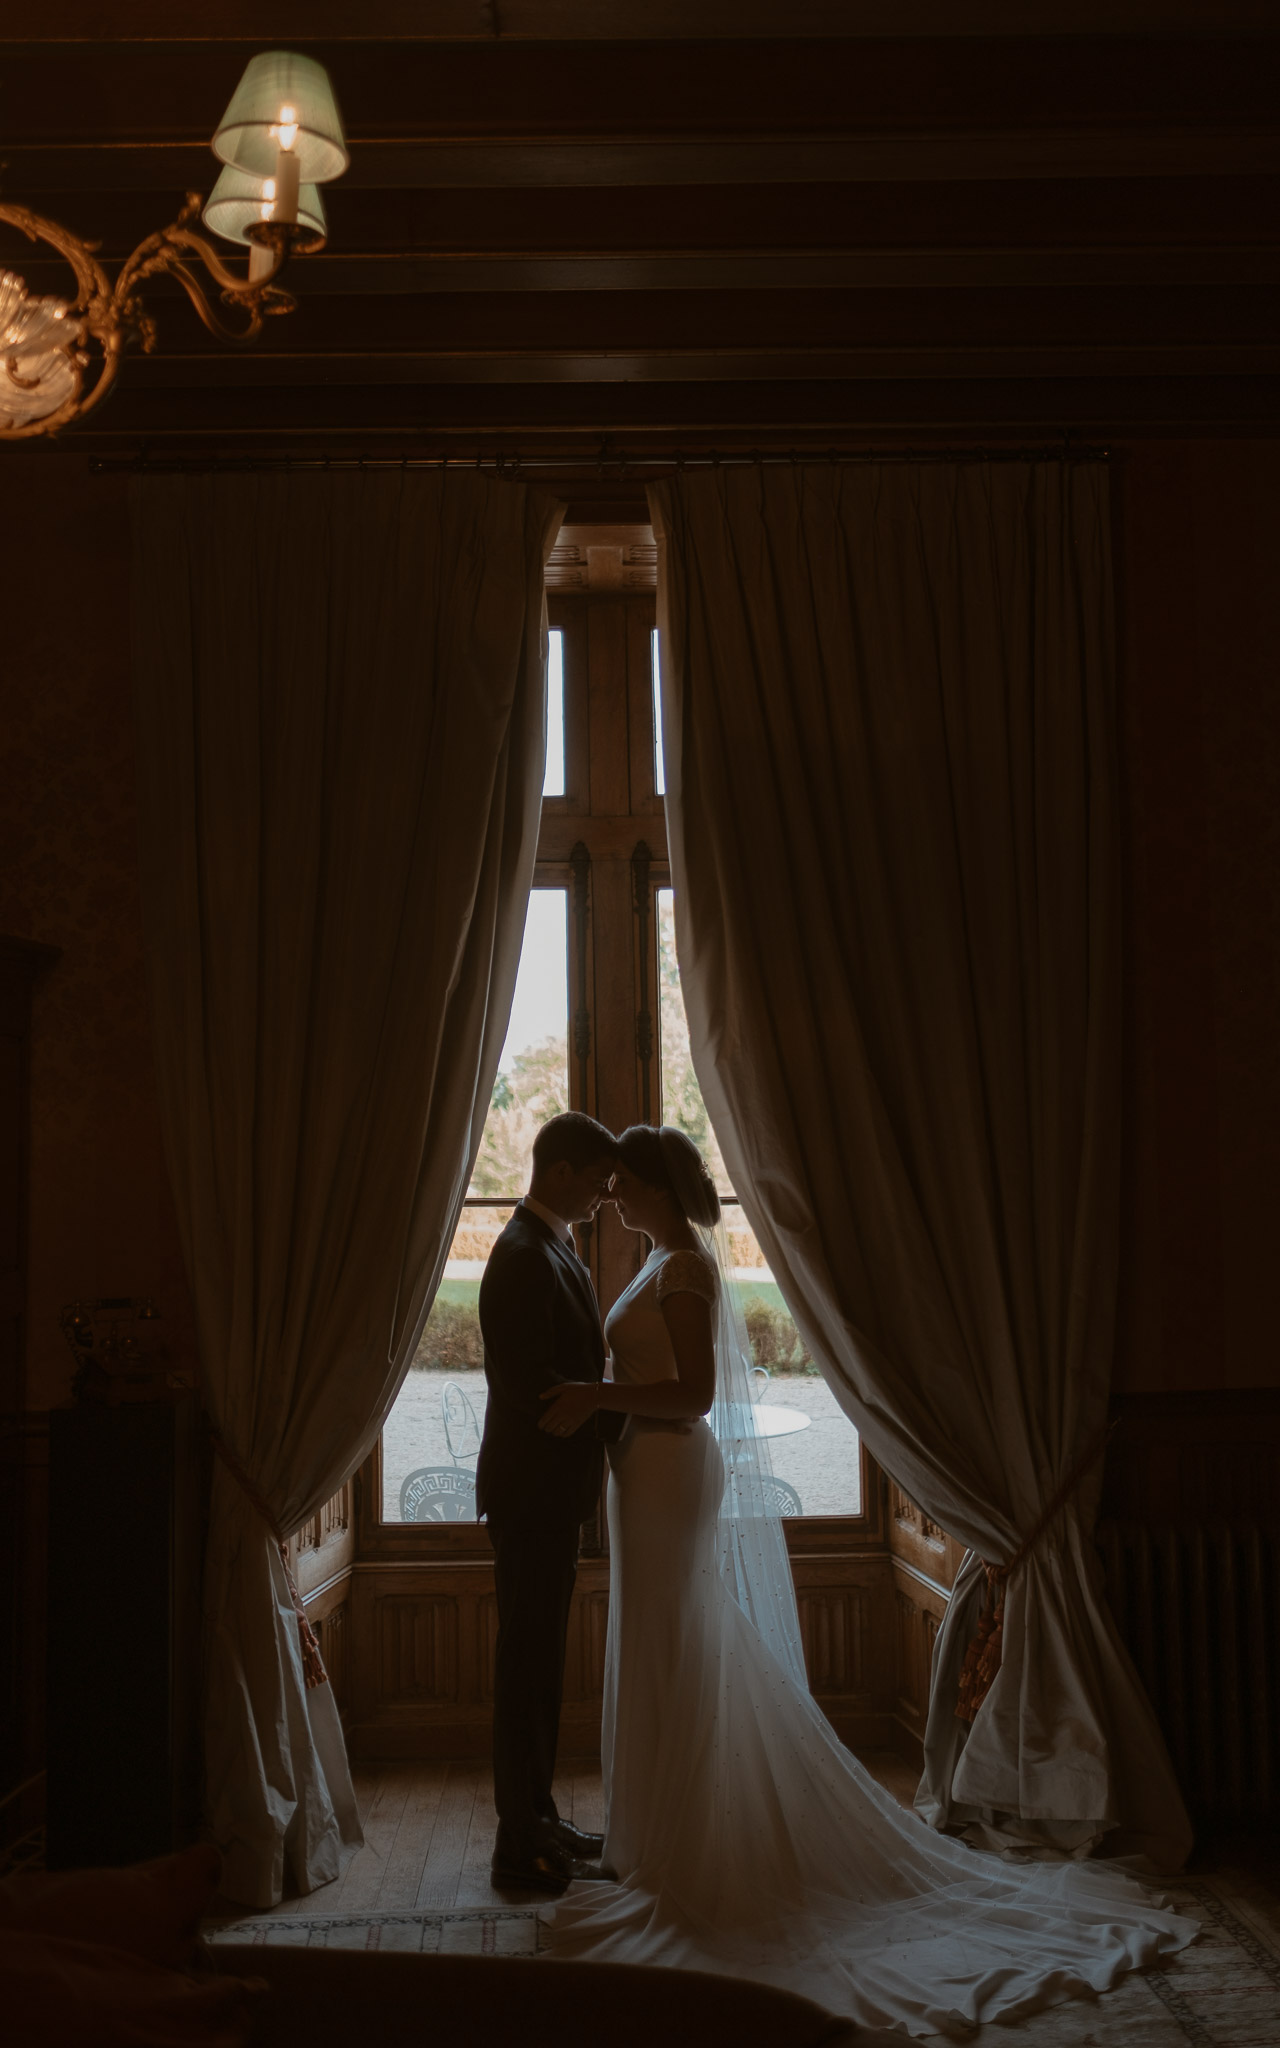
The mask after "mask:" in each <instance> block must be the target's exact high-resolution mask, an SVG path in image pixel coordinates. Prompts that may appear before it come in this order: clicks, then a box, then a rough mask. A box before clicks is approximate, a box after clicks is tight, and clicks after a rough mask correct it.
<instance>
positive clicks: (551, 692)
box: [362, 547, 879, 1557]
mask: <svg viewBox="0 0 1280 2048" xmlns="http://www.w3.org/2000/svg"><path fill="white" fill-rule="evenodd" d="M652 552H653V551H652V548H651V547H650V549H649V554H650V556H651V555H652ZM643 559H644V556H643V550H642V549H641V550H640V551H638V552H636V553H634V554H631V555H624V563H623V566H624V570H625V571H626V573H627V574H628V575H629V574H630V573H631V569H630V567H629V566H628V565H629V564H631V563H633V562H636V561H643ZM574 573H576V574H581V573H582V572H580V571H577V570H575V571H574ZM641 573H643V572H641ZM549 609H550V614H551V625H552V633H551V646H550V658H549V664H548V667H549V674H548V706H547V712H548V716H547V757H546V775H545V780H544V795H543V806H542V820H541V827H540V832H539V842H538V862H537V869H536V873H535V883H534V890H533V895H532V897H531V899H530V905H529V914H528V921H527V924H526V929H525V939H524V948H523V951H522V954H521V961H520V972H519V977H518V981H517V987H516V995H515V1001H514V1004H513V1007H512V1015H511V1024H510V1029H509V1032H508V1036H507V1043H506V1045H505V1047H504V1049H503V1054H502V1059H501V1062H500V1067H499V1073H498V1078H497V1081H496V1083H495V1086H494V1090H493V1097H492V1102H491V1106H490V1111H489V1116H488V1120H487V1122H486V1126H485V1131H484V1136H483V1139H482V1142H481V1147H480V1153H479V1156H478V1158H477V1161H476V1167H475V1172H474V1175H473V1178H472V1184H471V1187H470V1189H469V1194H468V1201H467V1204H466V1206H465V1208H464V1209H463V1212H462V1215H461V1217H460V1219H459V1223H458V1228H457V1231H456V1233H455V1237H454V1241H453V1244H452V1246H451V1247H450V1256H449V1260H448V1263H447V1265H446V1268H445V1276H444V1281H443V1284H442V1286H441V1289H440V1294H439V1296H438V1298H437V1301H436V1303H435V1305H434V1307H433V1309H432V1313H431V1315H430V1317H429V1318H428V1321H427V1324H426V1327H425V1329H424V1331H423V1336H422V1340H421V1343H420V1344H419V1347H418V1357H417V1359H416V1360H415V1364H414V1366H413V1368H412V1369H411V1371H410V1373H409V1375H408V1378H407V1379H406V1382H405V1386H404V1389H403V1391H402V1393H401V1395H400V1398H399V1400H398V1401H397V1403H396V1405H395V1408H394V1409H393V1411H392V1413H391V1415H390V1416H389V1417H388V1420H387V1424H386V1427H385V1430H384V1432H383V1438H382V1443H381V1446H380V1451H379V1453H378V1454H377V1456H376V1457H375V1461H374V1471H375V1472H376V1473H378V1475H379V1476H378V1479H377V1483H376V1485H375V1486H374V1487H373V1489H372V1492H371V1494H370V1496H369V1498H370V1499H371V1500H372V1501H376V1502H377V1503H378V1504H379V1507H380V1515H375V1516H374V1521H377V1522H380V1525H381V1527H382V1529H383V1530H384V1531H385V1535H384V1536H382V1537H379V1536H378V1535H377V1531H376V1529H375V1528H374V1527H373V1525H372V1523H368V1518H367V1516H366V1523H367V1539H368V1540H369V1541H370V1542H372V1543H374V1544H381V1545H382V1547H383V1548H384V1549H385V1550H386V1551H387V1552H388V1554H394V1555H397V1556H405V1557H409V1556H416V1555H419V1554H420V1551H421V1546H422V1545H423V1544H424V1543H425V1544H427V1545H428V1546H429V1547H434V1548H435V1549H436V1550H443V1551H444V1552H445V1553H449V1552H458V1553H461V1554H463V1555H466V1554H470V1552H472V1551H475V1552H487V1543H486V1540H485V1538H484V1536H483V1534H482V1532H481V1531H479V1530H478V1529H477V1528H476V1527H475V1522H474V1515H475V1499H474V1475H475V1453H476V1450H477V1449H478V1445H479V1432H480V1429H481V1428H482V1426H483V1420H484V1405H485V1391H484V1380H483V1373H482V1356H481V1347H480V1335H479V1326H478V1319H477V1315H476V1303H477V1297H478V1293H479V1282H480V1276H481V1273H482V1271H483V1264H484V1259H485V1257H486V1256H487V1253H488V1249H489V1246H490V1245H491V1244H492V1242H493V1239H494V1237H495V1235H496V1234H497V1232H498V1231H499V1230H500V1229H501V1228H502V1226H503V1224H504V1223H505V1222H506V1219H507V1217H508V1216H509V1215H510V1213H511V1206H512V1203H513V1200H514V1198H515V1197H516V1196H517V1195H519V1194H520V1193H522V1192H523V1189H524V1188H525V1186H526V1185H527V1174H528V1165H529V1151H530V1146H531V1144H532V1139H533V1133H534V1131H535V1130H536V1128H537V1126H538V1124H539V1123H540V1122H541V1121H542V1120H543V1118H544V1117H546V1116H548V1115H550V1114H552V1113H553V1112H554V1111H555V1110H557V1109H561V1108H578V1109H585V1110H587V1111H588V1112H589V1113H590V1114H591V1115H593V1116H596V1117H599V1119H600V1121H601V1122H602V1123H604V1124H607V1125H608V1126H609V1128H610V1129H611V1130H622V1129H624V1128H625V1127H626V1126H627V1125H628V1124H632V1123H638V1122H647V1123H656V1122H659V1121H662V1120H664V1119H665V1120H666V1121H668V1122H670V1123H674V1124H679V1125H681V1126H682V1127H683V1128H684V1129H686V1130H688V1131H689V1132H690V1134H691V1135H692V1136H693V1137H694V1138H695V1139H696V1140H697V1142H698V1143H699V1144H700V1145H702V1146H703V1147H704V1148H705V1150H706V1154H707V1157H708V1159H709V1161H710V1163H711V1165H712V1169H713V1171H714V1172H715V1175H716V1179H717V1184H718V1186H719V1188H720V1190H721V1194H722V1199H723V1201H724V1204H725V1208H726V1225H727V1229H728V1234H729V1244H730V1250H731V1256H732V1258H733V1261H734V1266H735V1271H736V1276H737V1279H738V1281H739V1284H740V1286H741V1287H742V1289H743V1293H744V1297H745V1300H744V1307H745V1310H746V1315H747V1321H748V1334H749V1337H750V1340H751V1343H752V1350H753V1356H754V1358H755V1360H756V1362H757V1363H758V1364H759V1365H760V1366H761V1367H762V1368H763V1374H765V1375H767V1378H765V1377H763V1376H762V1378H761V1380H760V1387H761V1401H760V1414H761V1416H762V1418H763V1417H765V1416H768V1417H770V1418H771V1427H770V1437H771V1450H772V1455H773V1464H774V1470H775V1473H776V1475H777V1477H778V1478H779V1479H780V1480H782V1481H783V1482H784V1483H785V1485H786V1486H788V1487H789V1488H790V1489H791V1494H792V1498H793V1499H794V1502H795V1512H794V1514H793V1516H792V1517H791V1518H790V1519H789V1520H788V1523H787V1528H788V1540H789V1542H790V1543H791V1547H792V1549H793V1551H803V1550H805V1549H806V1548H808V1549H814V1550H817V1551H820V1552H821V1553H822V1555H823V1556H826V1555H829V1554H830V1552H831V1549H832V1546H833V1545H835V1546H837V1547H838V1546H840V1545H841V1544H847V1545H850V1546H852V1547H853V1548H856V1547H857V1546H858V1545H859V1544H862V1545H867V1544H870V1543H871V1542H872V1541H873V1534H874V1532H873V1529H872V1523H873V1522H874V1523H875V1524H876V1527H877V1528H878V1527H879V1523H878V1515H879V1508H878V1501H879V1495H878V1492H876V1491H874V1490H873V1491H871V1492H869V1491H868V1483H867V1477H866V1473H867V1470H868V1469H869V1468H868V1466H867V1461H866V1457H865V1453H863V1452H861V1451H860V1447H859V1444H858V1438H857V1432H856V1431H855V1430H854V1428H853V1426H852V1425H851V1424H850V1423H849V1422H848V1420H847V1419H846V1417H845V1416H844V1415H843V1413H842V1411H841V1410H840V1409H839V1407H838V1406H837V1404H836V1401H835V1399H834V1396H833V1395H832V1394H831V1392H830V1390H829V1388H828V1387H827V1385H826V1382H825V1381H824V1380H823V1378H822V1376H821V1374H820V1373H819V1372H818V1371H817V1369H816V1368H815V1367H814V1365H813V1363H812V1360H811V1359H809V1358H808V1356H807V1353H806V1350H805V1346H804V1343H803V1341H802V1339H801V1338H800V1335H799V1333H798V1331H797V1329H796V1326H795V1324H794V1322H793V1321H792V1319H791V1317H790V1315H789V1314H788V1312H787V1309H786V1305H785V1303H784V1302H783V1300H782V1296H781V1293H780V1291H779V1289H778V1287H777V1285H776V1283H775V1281H774V1279H773V1275H772V1274H771V1273H770V1271H769V1269H768V1267H767V1265H766V1264H765V1262H764V1255H763V1253H762V1251H761V1248H760V1246H759V1244H758V1242H757V1240H756V1238H755V1235H754V1232H753V1231H752V1230H751V1227H750V1225H749V1224H748V1222H747V1220H746V1218H745V1216H744V1215H743V1213H742V1208H741V1204H740V1203H739V1202H738V1200H737V1197H736V1195H735V1194H734V1192H733V1189H732V1187H731V1186H730V1183H729V1180H728V1178H727V1175H726V1173H725V1167H724V1161H723V1158H722V1157H721V1154H720V1150H719V1147H718V1145H717V1144H716V1142H715V1136H714V1133H713V1132H712V1131H711V1128H710V1124H709V1121H708V1118H707V1111H706V1106H705V1104H704V1103H703V1100H702V1095H701V1091H700V1089H699V1087H698V1083H697V1077H696V1075H695V1074H694V1072H693V1066H692V1061H691V1058H690V1054H689V1039H688V1029H687V1026H686V1023H685V1016H684V1005H683V1001H682V998H681V993H680V981H679V970H678V966H677V962H676V953H675V943H674V898H673V893H672V888H671V877H670V873H669V871H668V867H667V851H666V818H665V810H664V802H663V776H662V745H661V718H662V706H661V694H660V686H659V676H658V655H657V635H656V633H655V631H654V619H653V612H654V603H653V597H652V595H651V591H649V590H644V589H639V590H637V589H635V588H627V587H624V588H622V589H619V588H618V587H617V586H616V583H615V585H614V587H613V588H611V589H609V590H607V591H606V590H601V591H598V592H597V591H595V590H593V589H592V588H590V587H587V588H581V587H579V588H578V590H577V591H576V593H575V594H574V595H572V596H570V595H567V594H566V595H563V596H562V595H558V594H557V593H556V591H555V590H554V589H552V591H551V594H550V596H549ZM579 1242H580V1248H581V1250H582V1252H583V1255H584V1256H585V1257H586V1258H587V1259H588V1261H589V1263H590V1265H591V1268H592V1273H593V1277H594V1279H595V1283H596V1291H597V1293H598V1295H599V1297H600V1302H601V1306H602V1308H603V1309H604V1310H606V1311H607V1310H608V1308H609V1307H610V1305H611V1304H612V1303H613V1302H614V1301H615V1300H616V1299H617V1297H618V1295H619V1294H620V1293H621V1291H622V1289H623V1288H624V1287H625V1286H626V1285H627V1283H628V1281H629V1280H630V1279H631V1278H632V1276H633V1275H634V1273H635V1272H636V1270H637V1268H638V1267H639V1265H640V1263H641V1261H642V1258H643V1256H644V1253H645V1251H646V1250H647V1244H646V1243H644V1242H643V1241H642V1240H640V1239H638V1238H637V1237H636V1236H634V1235H633V1234H632V1233H630V1232H628V1231H626V1230H624V1229H623V1227H622V1224H621V1222H620V1221H619V1219H618V1217H617V1215H616V1213H615V1212H614V1211H613V1210H612V1209H611V1208H608V1207H606V1208H605V1209H603V1210H602V1211H601V1212H600V1215H599V1217H598V1219H597V1222H596V1225H595V1226H594V1227H593V1228H591V1229H589V1230H587V1231H585V1232H582V1233H580V1238H579ZM775 1417H776V1425H773V1423H772V1418H775ZM837 1517H838V1518H839V1520H838V1521H836V1520H835V1519H834V1518H837ZM406 1522H412V1523H413V1524H415V1525H419V1524H425V1525H428V1526H425V1527H418V1526H415V1527H414V1529H413V1532H412V1535H411V1534H410V1531H409V1529H408V1528H407V1527H405V1523H406ZM446 1523H452V1524H455V1525H456V1526H455V1527H454V1528H453V1530H452V1532H450V1531H448V1530H447V1529H445V1528H444V1527H442V1526H440V1525H442V1524H446ZM430 1525H434V1533H430ZM806 1532H809V1533H806ZM859 1532H861V1533H859ZM365 1540H366V1537H364V1536H362V1543H363V1542H364V1541H365ZM602 1541H603V1537H602V1536H601V1535H600V1533H599V1532H597V1542H602ZM586 1547H587V1549H588V1550H589V1549H590V1547H591V1545H590V1542H588V1544H587V1546H586Z"/></svg>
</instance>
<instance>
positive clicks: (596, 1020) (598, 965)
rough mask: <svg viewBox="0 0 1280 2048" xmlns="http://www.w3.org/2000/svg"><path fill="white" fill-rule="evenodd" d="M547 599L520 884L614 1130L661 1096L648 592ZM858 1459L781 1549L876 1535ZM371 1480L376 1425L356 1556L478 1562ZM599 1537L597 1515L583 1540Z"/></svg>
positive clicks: (609, 1294) (662, 829)
mask: <svg viewBox="0 0 1280 2048" xmlns="http://www.w3.org/2000/svg"><path fill="white" fill-rule="evenodd" d="M547 611H548V625H549V628H550V629H551V630H553V631H554V630H558V631H560V632H562V633H563V635H564V640H563V652H564V712H565V794H564V795H563V796H554V797H545V798H544V799H543V804H542V816H541V821H540V825H539V834H538V853H537V860H536V865H535V870H534V878H533V886H534V888H539V887H542V888H547V887H551V888H566V889H567V890H568V913H569V944H568V962H569V1099H570V1102H571V1103H572V1105H573V1107H574V1108H575V1109H585V1110H586V1111H587V1112H588V1114H590V1115H593V1116H599V1117H600V1118H601V1121H603V1122H605V1123H607V1124H609V1125H610V1127H611V1128H614V1129H620V1128H622V1126H623V1125H624V1124H626V1123H634V1122H638V1121H641V1120H642V1119H643V1110H644V1106H645V1103H646V1100H647V1103H648V1107H649V1111H650V1115H651V1116H652V1115H656V1114H657V1113H658V1110H659V1106H660V1102H661V1048H660V1032H659V1015H658V1001H659V992H658V990H659V985H658V923H657V895H658V891H659V890H660V889H665V888H669V887H670V886H671V876H670V869H669V863H668V857H667V839H666V815H665V801H664V799H663V797H661V796H660V795H659V794H658V793H657V790H656V787H655V782H656V776H655V773H654V731H653V719H654V698H653V685H652V673H653V669H652V662H653V640H652V633H653V628H654V626H655V623H656V617H655V613H656V603H655V599H654V596H653V594H652V592H650V591H641V590H624V591H610V592H608V593H605V592H598V593H597V592H591V591H585V592H581V593H578V592H573V593H570V592H556V593H549V595H548V602H547ZM642 852H643V853H644V854H647V862H646V861H645V860H643V859H642V858H641V857H640V856H641V855H642ZM646 993H647V998H648V1000H647V1006H646V1004H645V1002H644V1001H643V1000H642V998H643V996H644V995H645V994H646ZM646 1007H647V1009H648V1013H649V1014H648V1032H647V1039H646V1032H645V1009H646ZM513 1199H514V1198H513ZM628 1236H629V1234H627V1233H624V1232H622V1229H621V1225H620V1224H619V1223H617V1220H616V1219H615V1218H613V1217H612V1215H611V1214H608V1213H606V1215H605V1216H604V1217H603V1218H602V1223H601V1229H600V1230H599V1231H597V1232H593V1233H591V1234H590V1237H589V1239H588V1241H587V1242H586V1243H585V1244H584V1245H583V1247H582V1248H583V1251H584V1255H585V1256H586V1257H587V1259H588V1262H589V1264H590V1266H591V1269H592V1276H593V1279H594V1280H595V1283H596V1287H597V1291H598V1292H599V1295H600V1299H601V1303H602V1306H603V1308H604V1309H605V1311H606V1312H607V1310H608V1307H609V1306H610V1305H611V1304H612V1302H613V1301H614V1300H616V1298H617V1296H618V1294H619V1293H620V1292H621V1290H622V1287H623V1286H624V1285H625V1284H626V1282H627V1280H628V1279H629V1278H630V1277H631V1275H632V1274H633V1273H634V1272H635V1271H636V1270H637V1269H638V1266H639V1264H640V1258H639V1256H638V1247H637V1246H636V1245H635V1244H633V1243H630V1242H629V1241H628ZM859 1456H860V1459H861V1482H862V1492H861V1499H862V1512H861V1514H859V1515H805V1516H800V1517H796V1518H788V1519H786V1520H785V1521H784V1524H783V1526H784V1529H785V1533H786V1539H787V1548H788V1551H789V1553H790V1555H791V1556H792V1557H796V1558H799V1557H805V1558H809V1559H813V1558H821V1557H824V1556H825V1557H831V1558H833V1559H834V1558H838V1557H844V1556H854V1555H858V1554H860V1553H862V1552H866V1551H869V1550H882V1549H883V1548H884V1546H885V1544H886V1542H887V1538H888V1514H887V1485H886V1482H885V1480H884V1477H883V1475H882V1474H881V1472H880V1470H879V1467H878V1466H877V1465H876V1463H875V1460H874V1459H873V1458H872V1457H871V1455H870V1453H869V1452H868V1450H867V1447H866V1444H865V1443H864V1442H863V1441H862V1439H861V1436H859ZM382 1477H383V1473H382V1435H381V1432H379V1435H378V1438H377V1440H376V1442H375V1444H374V1446H373V1449H372V1451H371V1452H370V1454H369V1457H368V1458H367V1459H366V1461H365V1463H364V1464H363V1465H362V1467H361V1468H360V1472H359V1474H358V1475H357V1478H356V1485H355V1512H356V1522H357V1540H358V1558H359V1559H361V1560H368V1561H369V1563H370V1564H373V1563H379V1564H382V1563H393V1562H418V1563H422V1562H426V1561H431V1562H438V1563H439V1564H440V1565H442V1566H443V1565H465V1564H467V1563H468V1562H470V1563H472V1564H475V1565H480V1564H482V1563H488V1562H489V1561H491V1558H492V1551H491V1548H490V1544H489V1539H488V1534H487V1531H486V1529H485V1526H484V1524H483V1523H482V1522H451V1523H420V1522H387V1521H383V1520H382ZM606 1540H607V1539H606V1537H605V1533H604V1517H603V1513H601V1514H599V1515H598V1516H597V1518H596V1522H595V1525H594V1527H593V1528H592V1527H589V1529H588V1532H587V1536H586V1538H585V1539H584V1550H585V1551H586V1553H587V1554H591V1552H592V1551H593V1550H594V1551H595V1552H596V1553H597V1554H599V1553H600V1552H602V1551H603V1550H604V1548H605V1544H606ZM356 1569H357V1570H359V1569H360V1565H359V1563H357V1566H356Z"/></svg>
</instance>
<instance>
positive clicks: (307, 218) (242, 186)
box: [201, 164, 328, 242]
mask: <svg viewBox="0 0 1280 2048" xmlns="http://www.w3.org/2000/svg"><path fill="white" fill-rule="evenodd" d="M270 182H271V181H270V179H269V178H251V177H250V175H249V173H248V171H237V170H236V169H235V167H234V166H233V165H232V164H227V165H226V166H225V168H224V169H223V170H222V172H221V173H220V174H219V177H218V182H217V184H216V185H215V186H214V188H213V190H212V192H211V193H210V194H209V197H208V199H207V200H206V201H205V207H204V212H203V214H202V215H201V218H202V220H203V221H204V224H205V226H206V227H207V228H209V229H210V230H211V231H212V233H214V234H215V235H221V236H222V239H223V240H224V241H225V242H248V241H249V235H248V234H247V232H246V230H247V229H248V228H249V227H250V226H251V225H252V223H253V222H254V221H258V220H270V218H271V203H270V201H269V200H268V199H267V197H266V192H265V187H266V186H267V185H268V184H269V183H270ZM298 226H299V227H303V228H310V230H311V232H312V233H313V234H315V235H319V237H320V239H321V241H323V240H324V238H325V235H326V234H327V233H328V226H327V223H326V221H325V217H324V201H323V199H322V198H321V197H320V190H319V187H318V186H316V185H304V186H303V187H302V189H301V191H300V192H299V194H298Z"/></svg>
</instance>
